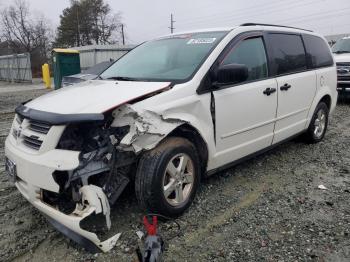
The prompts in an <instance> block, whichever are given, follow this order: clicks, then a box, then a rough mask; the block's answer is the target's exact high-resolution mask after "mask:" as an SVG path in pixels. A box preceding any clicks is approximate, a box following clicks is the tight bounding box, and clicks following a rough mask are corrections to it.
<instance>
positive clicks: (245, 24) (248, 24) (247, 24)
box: [240, 23, 313, 32]
mask: <svg viewBox="0 0 350 262" xmlns="http://www.w3.org/2000/svg"><path fill="white" fill-rule="evenodd" d="M252 25H261V26H277V27H285V28H293V29H298V30H304V31H308V32H313V31H312V30H308V29H303V28H298V27H292V26H285V25H271V24H260V23H244V24H241V25H240V26H252Z"/></svg>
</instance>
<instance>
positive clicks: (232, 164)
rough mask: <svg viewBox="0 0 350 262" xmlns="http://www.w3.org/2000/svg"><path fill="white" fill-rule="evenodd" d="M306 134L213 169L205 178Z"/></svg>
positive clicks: (298, 134)
mask: <svg viewBox="0 0 350 262" xmlns="http://www.w3.org/2000/svg"><path fill="white" fill-rule="evenodd" d="M305 132H306V130H304V131H302V132H299V133H297V134H295V135H293V136H291V137H288V138H287V139H285V140H282V141H280V142H278V143H276V144H273V145H271V146H268V147H266V148H264V149H261V150H259V151H257V152H254V153H252V154H250V155H247V156H244V157H242V158H240V159H237V160H235V161H233V162H230V163H228V164H225V165H223V166H220V167H217V168H214V169H212V170H209V171H207V173H206V175H205V176H206V177H209V176H211V175H214V174H216V173H218V172H220V171H223V170H225V169H228V168H230V167H233V166H236V165H238V164H240V163H242V162H245V161H246V160H249V159H252V158H254V157H256V156H258V155H261V154H263V153H266V152H268V151H270V150H271V149H273V148H275V147H277V146H279V145H281V144H283V143H285V142H288V141H290V140H292V139H294V138H296V137H298V136H300V135H302V134H303V133H305Z"/></svg>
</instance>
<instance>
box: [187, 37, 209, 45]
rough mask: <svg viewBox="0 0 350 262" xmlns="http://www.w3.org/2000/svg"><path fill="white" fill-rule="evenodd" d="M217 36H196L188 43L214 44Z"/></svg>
mask: <svg viewBox="0 0 350 262" xmlns="http://www.w3.org/2000/svg"><path fill="white" fill-rule="evenodd" d="M215 40H216V38H195V39H190V40H189V41H188V42H187V44H188V45H196V44H212V43H214V42H215Z"/></svg>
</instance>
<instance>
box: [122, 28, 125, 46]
mask: <svg viewBox="0 0 350 262" xmlns="http://www.w3.org/2000/svg"><path fill="white" fill-rule="evenodd" d="M122 38H123V45H125V36H124V24H122Z"/></svg>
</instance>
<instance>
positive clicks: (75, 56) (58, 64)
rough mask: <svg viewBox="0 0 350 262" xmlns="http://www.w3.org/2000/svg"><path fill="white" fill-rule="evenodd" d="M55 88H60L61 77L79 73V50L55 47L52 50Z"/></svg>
mask: <svg viewBox="0 0 350 262" xmlns="http://www.w3.org/2000/svg"><path fill="white" fill-rule="evenodd" d="M52 57H53V75H54V82H55V89H58V88H61V86H62V78H63V77H64V76H70V75H74V74H79V73H80V57H79V51H77V50H72V49H61V48H56V49H53V51H52Z"/></svg>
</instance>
